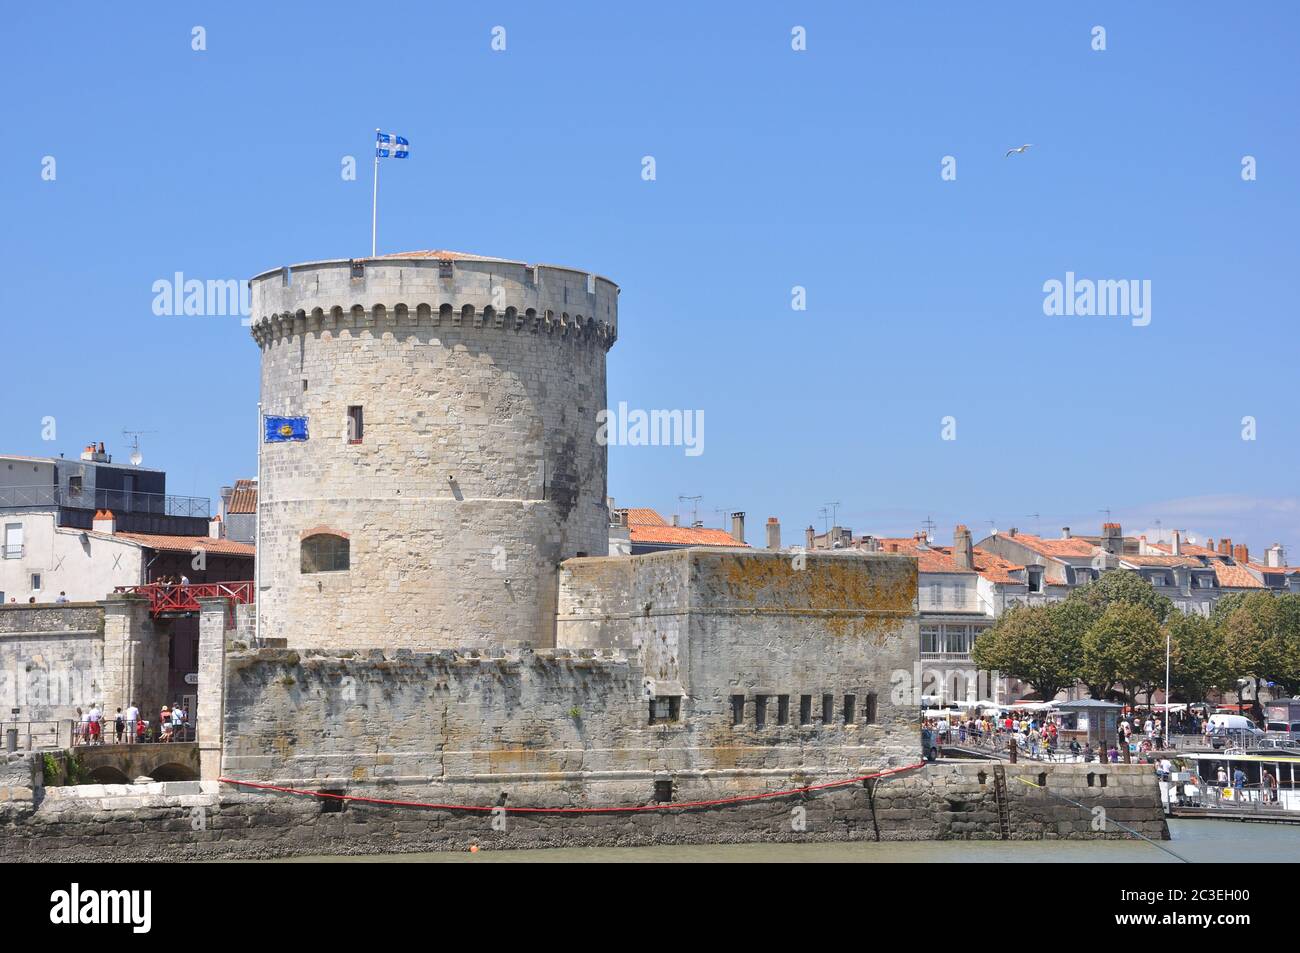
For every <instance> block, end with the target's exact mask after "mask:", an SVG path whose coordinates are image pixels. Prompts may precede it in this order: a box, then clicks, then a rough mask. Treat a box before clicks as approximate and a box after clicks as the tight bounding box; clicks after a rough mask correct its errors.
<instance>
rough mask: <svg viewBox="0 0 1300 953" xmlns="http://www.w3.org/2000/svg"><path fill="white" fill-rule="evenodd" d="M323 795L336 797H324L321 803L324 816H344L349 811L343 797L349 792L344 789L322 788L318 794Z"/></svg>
mask: <svg viewBox="0 0 1300 953" xmlns="http://www.w3.org/2000/svg"><path fill="white" fill-rule="evenodd" d="M316 793H317V794H323V795H335V796H334V797H329V796H326V797H322V798H319V799H318V800H319V801H320V812H321V813H322V814H342V813H343V812H344V811H346V810H347V809H348V802H347V801H345V800H343V797H342V795H344V794H346V793H347V792H346V791H344V790H343V789H342V788H321V789H320V790H319V791H317V792H316Z"/></svg>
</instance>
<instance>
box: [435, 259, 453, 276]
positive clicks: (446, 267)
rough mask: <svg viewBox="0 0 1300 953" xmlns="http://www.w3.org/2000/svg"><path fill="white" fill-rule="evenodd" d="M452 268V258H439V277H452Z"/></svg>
mask: <svg viewBox="0 0 1300 953" xmlns="http://www.w3.org/2000/svg"><path fill="white" fill-rule="evenodd" d="M451 269H452V264H451V259H450V258H439V259H438V277H439V278H450V277H451Z"/></svg>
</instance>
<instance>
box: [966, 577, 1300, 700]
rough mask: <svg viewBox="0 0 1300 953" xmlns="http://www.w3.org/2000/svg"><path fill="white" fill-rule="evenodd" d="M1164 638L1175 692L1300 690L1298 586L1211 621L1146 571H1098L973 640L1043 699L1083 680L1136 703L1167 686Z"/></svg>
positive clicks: (1254, 598)
mask: <svg viewBox="0 0 1300 953" xmlns="http://www.w3.org/2000/svg"><path fill="white" fill-rule="evenodd" d="M1166 639H1167V640H1168V644H1169V651H1170V686H1171V688H1170V690H1171V694H1172V695H1173V696H1174V698H1175V699H1181V700H1183V701H1202V700H1204V699H1205V698H1206V697H1208V696H1209V695H1210V694H1211V693H1212V692H1215V691H1219V692H1223V693H1225V694H1229V693H1234V692H1235V693H1236V694H1237V697H1238V700H1239V701H1240V700H1241V698H1242V695H1243V694H1244V688H1245V684H1249V683H1253V684H1254V687H1255V690H1256V691H1255V696H1256V697H1258V696H1259V688H1260V686H1261V685H1263V684H1265V683H1268V682H1272V683H1274V684H1275V685H1276V686H1277V688H1278V689H1279V690H1280V691H1281V692H1282V693H1284V694H1287V695H1300V593H1294V594H1284V595H1281V596H1276V595H1274V594H1273V593H1271V592H1268V591H1259V592H1251V593H1233V594H1231V595H1228V596H1224V597H1223V598H1221V599H1220V600H1219V601H1218V602H1217V603H1216V604H1215V606H1214V609H1213V611H1212V612H1211V615H1210V617H1209V618H1205V617H1204V616H1199V615H1194V614H1187V613H1184V612H1180V611H1179V610H1178V609H1176V608H1174V604H1173V603H1172V602H1170V601H1169V599H1168V598H1166V597H1165V596H1162V595H1161V594H1160V593H1158V592H1156V591H1155V589H1154V588H1153V587H1152V586H1151V584H1150V583H1149V582H1147V581H1146V580H1145V579H1143V578H1142V576H1141V575H1139V574H1138V573H1135V572H1130V571H1127V570H1124V571H1121V570H1114V571H1111V572H1106V573H1102V575H1101V576H1100V578H1098V579H1096V580H1094V581H1093V582H1091V583H1089V584H1087V585H1085V586H1080V587H1079V588H1078V589H1075V590H1074V591H1073V592H1071V593H1070V595H1069V597H1068V598H1066V599H1065V600H1063V601H1061V602H1056V603H1051V604H1049V605H1036V606H1016V607H1014V608H1012V609H1009V610H1008V611H1007V612H1006V613H1004V614H1003V615H1002V617H1001V618H1000V619H999V620H998V621H997V623H996V624H995V625H993V626H992V627H991V628H989V629H988V630H987V631H985V632H984V633H982V634H981V635H980V637H979V638H978V640H976V642H975V648H974V651H973V653H972V658H973V659H974V661H975V664H976V665H978V666H979V667H980V668H981V669H987V670H997V671H998V672H999V673H1001V674H1002V675H1010V676H1012V677H1013V678H1017V679H1019V680H1020V681H1022V682H1027V683H1028V684H1029V685H1032V686H1033V688H1034V690H1035V691H1036V692H1038V694H1039V696H1040V697H1042V698H1044V699H1051V698H1052V697H1054V696H1055V695H1056V694H1057V692H1059V691H1061V690H1063V689H1067V688H1070V687H1072V686H1074V685H1075V684H1078V683H1082V684H1083V685H1085V686H1087V689H1088V693H1089V694H1090V695H1091V696H1092V697H1093V698H1107V697H1122V698H1123V699H1124V700H1126V701H1127V702H1128V703H1129V704H1130V705H1133V704H1137V703H1138V699H1139V697H1140V696H1145V701H1146V702H1147V703H1148V704H1149V703H1150V701H1151V696H1152V693H1153V692H1155V691H1156V690H1157V689H1163V688H1164V683H1165V646H1166Z"/></svg>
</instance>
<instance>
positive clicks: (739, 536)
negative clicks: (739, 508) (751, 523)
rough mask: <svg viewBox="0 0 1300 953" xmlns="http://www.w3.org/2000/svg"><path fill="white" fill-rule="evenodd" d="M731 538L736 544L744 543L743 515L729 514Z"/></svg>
mask: <svg viewBox="0 0 1300 953" xmlns="http://www.w3.org/2000/svg"><path fill="white" fill-rule="evenodd" d="M731 538H732V539H734V540H735V541H736V542H738V543H743V542H744V541H745V514H744V513H732V514H731Z"/></svg>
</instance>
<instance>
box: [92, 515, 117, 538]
mask: <svg viewBox="0 0 1300 953" xmlns="http://www.w3.org/2000/svg"><path fill="white" fill-rule="evenodd" d="M90 528H91V529H93V530H94V531H95V532H96V533H107V534H108V535H110V536H111V535H113V534H114V533H116V532H117V517H116V516H114V515H113V511H112V510H95V519H94V521H93V522H92V523H91V524H90Z"/></svg>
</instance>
